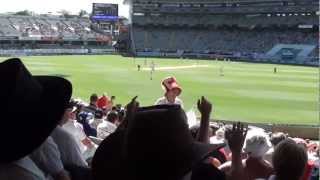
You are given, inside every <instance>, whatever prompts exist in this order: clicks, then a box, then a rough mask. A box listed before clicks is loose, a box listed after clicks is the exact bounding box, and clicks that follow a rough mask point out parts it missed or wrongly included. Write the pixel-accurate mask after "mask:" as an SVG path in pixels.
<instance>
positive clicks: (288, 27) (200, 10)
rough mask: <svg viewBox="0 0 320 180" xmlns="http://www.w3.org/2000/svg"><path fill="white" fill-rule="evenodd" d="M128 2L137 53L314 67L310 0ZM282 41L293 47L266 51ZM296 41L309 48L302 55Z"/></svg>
mask: <svg viewBox="0 0 320 180" xmlns="http://www.w3.org/2000/svg"><path fill="white" fill-rule="evenodd" d="M127 2H128V3H131V5H132V9H133V11H132V14H131V16H132V17H131V19H132V23H133V24H132V26H133V27H132V31H133V33H132V43H133V45H132V47H134V48H135V49H134V52H136V54H137V55H142V56H150V55H151V56H175V57H181V56H183V57H188V56H190V57H198V58H220V57H227V58H231V59H237V60H243V59H245V60H249V61H263V62H274V63H288V64H305V65H317V55H318V53H319V50H318V46H317V44H318V39H319V33H318V29H319V22H318V17H319V16H318V15H317V13H316V12H317V9H316V8H314V7H315V6H311V5H316V4H318V2H316V1H313V0H310V1H308V2H307V1H306V2H304V3H303V2H297V1H278V0H270V1H241V0H239V1H214V2H212V1H206V0H203V1H197V2H194V1H188V0H186V1H170V2H169V1H165V0H164V1H162V0H159V1H148V0H143V1H138V0H132V1H127ZM242 7H243V8H247V9H241V8H242ZM230 8H232V10H231V9H230ZM281 44H283V45H284V46H283V47H285V46H291V47H293V48H292V49H291V50H288V49H285V48H284V49H283V50H282V49H279V52H280V54H279V53H275V54H273V55H270V53H268V52H269V51H270V50H271V49H273V48H274V47H277V46H278V47H280V46H279V45H281ZM295 45H299V46H305V47H312V49H311V51H303V52H304V55H303V56H301V54H302V53H299V51H301V48H300V49H299V48H294V47H295ZM291 51H292V52H291ZM281 52H286V53H284V54H282V53H281ZM306 52H308V54H306ZM289 55H291V56H292V57H290V58H287V57H289Z"/></svg>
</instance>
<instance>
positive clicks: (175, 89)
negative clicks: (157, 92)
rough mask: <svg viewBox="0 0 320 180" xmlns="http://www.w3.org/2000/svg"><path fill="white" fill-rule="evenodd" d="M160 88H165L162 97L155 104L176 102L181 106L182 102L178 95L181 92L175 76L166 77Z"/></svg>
mask: <svg viewBox="0 0 320 180" xmlns="http://www.w3.org/2000/svg"><path fill="white" fill-rule="evenodd" d="M161 85H162V88H163V89H164V90H165V94H164V97H161V98H159V99H158V100H157V101H156V103H155V105H161V104H178V105H180V106H181V107H182V108H183V102H182V100H181V99H179V98H178V96H179V95H180V94H181V92H182V89H181V87H180V86H179V84H178V82H177V80H176V78H175V77H167V78H165V79H164V80H163V81H162V83H161Z"/></svg>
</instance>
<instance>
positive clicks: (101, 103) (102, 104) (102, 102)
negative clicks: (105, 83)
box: [97, 93, 110, 111]
mask: <svg viewBox="0 0 320 180" xmlns="http://www.w3.org/2000/svg"><path fill="white" fill-rule="evenodd" d="M109 102H110V98H109V97H108V96H107V93H103V94H102V96H101V97H100V98H99V99H98V101H97V106H98V108H100V109H102V110H106V111H108V110H107V105H108V104H109Z"/></svg>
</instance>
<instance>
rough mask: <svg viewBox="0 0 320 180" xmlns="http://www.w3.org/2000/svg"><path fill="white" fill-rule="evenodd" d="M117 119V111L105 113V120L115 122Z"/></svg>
mask: <svg viewBox="0 0 320 180" xmlns="http://www.w3.org/2000/svg"><path fill="white" fill-rule="evenodd" d="M118 120H119V116H118V112H117V111H110V112H109V113H108V115H107V121H109V122H111V123H113V124H116V123H117V121H118Z"/></svg>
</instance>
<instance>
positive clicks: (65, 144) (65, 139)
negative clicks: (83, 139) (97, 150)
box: [51, 126, 88, 167]
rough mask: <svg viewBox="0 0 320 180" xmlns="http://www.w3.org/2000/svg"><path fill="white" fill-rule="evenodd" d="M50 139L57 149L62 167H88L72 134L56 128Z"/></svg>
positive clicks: (58, 127)
mask: <svg viewBox="0 0 320 180" xmlns="http://www.w3.org/2000/svg"><path fill="white" fill-rule="evenodd" d="M51 137H52V139H53V140H54V142H55V143H56V144H57V146H58V148H59V151H60V154H61V160H62V163H63V164H64V165H76V166H81V167H87V166H88V164H87V162H86V161H85V159H84V157H83V155H82V153H81V150H80V148H79V146H78V144H77V140H76V139H75V137H73V135H72V134H70V133H68V132H67V131H66V130H64V129H63V128H62V127H60V126H57V127H56V129H54V130H53V132H52V133H51Z"/></svg>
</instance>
